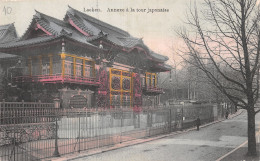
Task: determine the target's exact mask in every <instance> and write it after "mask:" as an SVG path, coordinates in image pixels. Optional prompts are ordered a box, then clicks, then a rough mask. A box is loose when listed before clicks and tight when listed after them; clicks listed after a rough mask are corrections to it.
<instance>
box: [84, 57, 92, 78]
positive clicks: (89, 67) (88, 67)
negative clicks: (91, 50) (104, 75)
mask: <svg viewBox="0 0 260 161" xmlns="http://www.w3.org/2000/svg"><path fill="white" fill-rule="evenodd" d="M93 70H94V66H93V63H92V61H87V60H86V61H85V77H94V73H93Z"/></svg>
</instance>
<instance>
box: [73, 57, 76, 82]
mask: <svg viewBox="0 0 260 161" xmlns="http://www.w3.org/2000/svg"><path fill="white" fill-rule="evenodd" d="M73 76H74V78H75V77H76V57H73Z"/></svg>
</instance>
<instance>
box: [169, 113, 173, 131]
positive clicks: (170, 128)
mask: <svg viewBox="0 0 260 161" xmlns="http://www.w3.org/2000/svg"><path fill="white" fill-rule="evenodd" d="M169 112H170V113H169V132H170V133H171V132H172V109H169Z"/></svg>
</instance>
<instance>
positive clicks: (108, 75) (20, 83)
mask: <svg viewBox="0 0 260 161" xmlns="http://www.w3.org/2000/svg"><path fill="white" fill-rule="evenodd" d="M1 57H2V58H1ZM14 58H16V59H17V60H19V62H17V63H11V64H10V63H9V65H8V60H10V61H11V60H12V61H13V59H14ZM3 59H5V61H2V60H3ZM167 60H168V58H167V57H165V56H162V55H159V54H156V53H154V52H153V51H151V50H150V49H149V48H148V47H147V46H146V45H145V44H144V43H143V41H142V39H138V38H135V37H132V36H131V35H130V34H129V33H128V32H126V31H123V30H121V29H119V28H117V27H114V26H112V25H110V24H107V23H105V22H102V21H100V20H98V19H96V18H93V17H91V16H89V15H87V14H85V13H82V12H79V11H78V10H76V9H73V8H71V7H69V8H68V10H67V13H66V15H65V18H64V20H63V21H62V20H59V19H56V18H54V17H50V16H47V15H45V14H43V13H40V12H38V11H36V14H35V15H34V16H33V19H32V21H31V24H30V25H29V27H28V29H27V30H26V32H25V33H24V34H23V35H22V36H21V37H20V38H18V37H17V34H16V30H15V27H14V24H9V25H4V26H0V63H1V66H0V67H2V68H3V70H4V71H5V70H8V69H9V73H12V75H11V79H12V84H15V85H16V86H17V89H19V90H18V92H17V99H18V100H25V101H39V100H40V101H41V102H52V101H53V99H54V98H60V100H61V106H62V107H63V108H79V107H105V108H117V107H141V106H155V105H157V104H158V103H159V97H158V96H159V94H161V93H162V92H163V91H162V89H160V88H158V87H157V79H158V78H157V74H158V72H165V71H169V70H170V69H171V67H170V66H168V65H166V64H165V61H167ZM10 68H11V70H10ZM9 77H10V74H9Z"/></svg>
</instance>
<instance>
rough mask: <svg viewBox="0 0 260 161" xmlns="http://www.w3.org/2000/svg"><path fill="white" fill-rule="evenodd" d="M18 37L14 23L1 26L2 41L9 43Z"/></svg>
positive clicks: (0, 40) (0, 38)
mask: <svg viewBox="0 0 260 161" xmlns="http://www.w3.org/2000/svg"><path fill="white" fill-rule="evenodd" d="M16 39H17V32H16V29H15V27H14V23H11V24H7V25H2V26H0V43H8V42H11V41H14V40H16Z"/></svg>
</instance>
